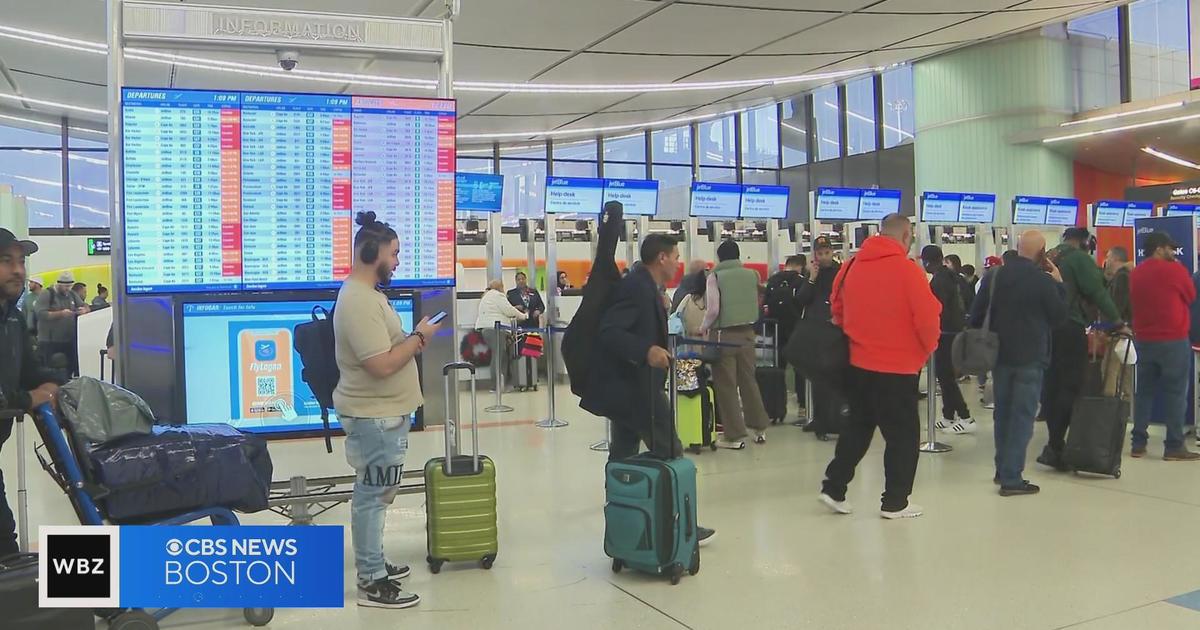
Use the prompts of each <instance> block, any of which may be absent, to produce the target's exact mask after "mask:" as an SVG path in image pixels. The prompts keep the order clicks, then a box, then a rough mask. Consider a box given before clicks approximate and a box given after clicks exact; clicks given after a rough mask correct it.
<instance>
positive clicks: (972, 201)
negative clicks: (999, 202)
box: [958, 193, 996, 223]
mask: <svg viewBox="0 0 1200 630" xmlns="http://www.w3.org/2000/svg"><path fill="white" fill-rule="evenodd" d="M995 220H996V195H992V194H988V193H963V195H962V202H961V203H959V206H958V221H959V222H960V223H992V222H994V221H995Z"/></svg>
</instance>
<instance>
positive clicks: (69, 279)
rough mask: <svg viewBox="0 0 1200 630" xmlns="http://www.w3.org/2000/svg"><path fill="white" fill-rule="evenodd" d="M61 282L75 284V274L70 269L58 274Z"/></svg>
mask: <svg viewBox="0 0 1200 630" xmlns="http://www.w3.org/2000/svg"><path fill="white" fill-rule="evenodd" d="M58 283H59V284H75V274H73V273H71V272H70V271H64V272H62V273H60V274H58Z"/></svg>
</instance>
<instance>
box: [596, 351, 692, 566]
mask: <svg viewBox="0 0 1200 630" xmlns="http://www.w3.org/2000/svg"><path fill="white" fill-rule="evenodd" d="M671 372H674V370H671ZM671 376H672V378H671V387H674V386H675V383H674V374H672V375H671ZM673 425H674V423H672V426H673ZM604 475H605V481H604V491H605V495H606V503H605V505H604V553H605V554H606V555H608V557H610V558H612V559H613V563H612V568H613V571H614V572H617V573H619V572H620V571H621V569H623V568H625V567H629V568H631V569H636V570H638V571H642V572H644V573H653V574H655V575H666V576H669V577H670V578H671V584H678V583H679V580H680V579H681V578H682V577H683V573H684V571H686V572H688V573H690V574H691V575H695V574H696V573H698V572H699V571H700V546H699V538H698V536H697V530H698V528H697V525H696V465H695V464H694V463H692V461H691V460H689V459H687V458H685V457H680V458H677V459H670V460H664V459H661V458H658V457H656V456H654V455H651V454H649V453H643V454H640V455H635V456H633V457H630V458H628V459H622V460H616V461H610V462H608V465H606V466H605V467H604Z"/></svg>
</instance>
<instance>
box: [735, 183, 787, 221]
mask: <svg viewBox="0 0 1200 630" xmlns="http://www.w3.org/2000/svg"><path fill="white" fill-rule="evenodd" d="M790 190H791V189H790V188H788V187H787V186H759V185H755V184H747V185H745V186H743V187H742V204H741V210H740V211H739V213H738V214H740V215H741V217H742V218H743V219H786V218H787V211H788V194H789V192H790Z"/></svg>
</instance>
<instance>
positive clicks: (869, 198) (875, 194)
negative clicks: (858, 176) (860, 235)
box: [858, 188, 900, 221]
mask: <svg viewBox="0 0 1200 630" xmlns="http://www.w3.org/2000/svg"><path fill="white" fill-rule="evenodd" d="M897 212H900V191H899V190H892V189H890V188H866V189H863V191H862V199H861V200H860V201H859V204H858V220H859V221H882V220H883V218H884V217H886V216H887V215H889V214H895V213H897Z"/></svg>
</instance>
